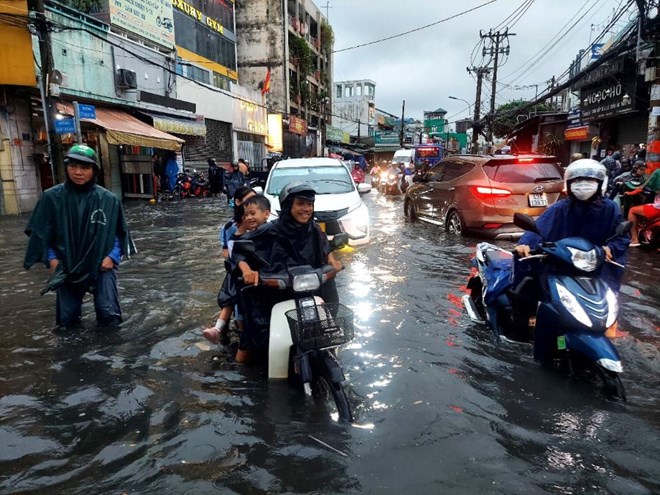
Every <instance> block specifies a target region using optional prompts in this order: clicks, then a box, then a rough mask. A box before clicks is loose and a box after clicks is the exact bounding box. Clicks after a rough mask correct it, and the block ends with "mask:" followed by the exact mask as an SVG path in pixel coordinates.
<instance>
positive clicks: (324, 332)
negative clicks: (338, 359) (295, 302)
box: [285, 303, 355, 351]
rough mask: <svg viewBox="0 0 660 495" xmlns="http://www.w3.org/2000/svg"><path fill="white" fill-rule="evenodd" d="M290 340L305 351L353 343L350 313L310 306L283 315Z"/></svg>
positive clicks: (340, 306)
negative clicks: (287, 324)
mask: <svg viewBox="0 0 660 495" xmlns="http://www.w3.org/2000/svg"><path fill="white" fill-rule="evenodd" d="M285 315H286V319H287V321H288V322H289V329H290V330H291V340H292V341H293V343H294V344H295V345H298V346H300V347H301V348H302V349H303V350H305V351H311V350H317V349H326V348H328V347H337V346H340V345H343V344H346V343H347V342H350V341H351V340H353V337H354V335H355V328H354V325H353V311H351V310H350V309H349V308H347V307H346V306H344V305H343V304H339V303H337V304H319V305H310V306H308V307H304V308H301V309H298V308H296V309H292V310H290V311H287V312H286V313H285Z"/></svg>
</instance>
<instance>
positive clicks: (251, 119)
mask: <svg viewBox="0 0 660 495" xmlns="http://www.w3.org/2000/svg"><path fill="white" fill-rule="evenodd" d="M232 123H233V124H234V130H237V131H241V132H248V133H250V134H258V135H260V136H266V135H268V112H267V111H266V107H264V106H263V105H258V104H257V103H255V102H252V101H248V100H245V99H241V100H239V101H238V102H237V101H236V100H234V119H233V122H232Z"/></svg>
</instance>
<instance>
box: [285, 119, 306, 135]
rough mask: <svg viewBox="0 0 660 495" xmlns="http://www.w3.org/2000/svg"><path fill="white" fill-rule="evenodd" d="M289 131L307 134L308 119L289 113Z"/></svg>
mask: <svg viewBox="0 0 660 495" xmlns="http://www.w3.org/2000/svg"><path fill="white" fill-rule="evenodd" d="M289 132H293V133H294V134H300V135H301V136H304V135H305V134H307V121H306V120H305V119H301V118H300V117H296V116H295V115H289Z"/></svg>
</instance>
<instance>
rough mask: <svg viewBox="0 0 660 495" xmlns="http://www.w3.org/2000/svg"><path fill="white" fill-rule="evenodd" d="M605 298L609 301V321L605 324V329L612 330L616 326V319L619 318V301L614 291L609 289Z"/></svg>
mask: <svg viewBox="0 0 660 495" xmlns="http://www.w3.org/2000/svg"><path fill="white" fill-rule="evenodd" d="M605 298H606V299H607V321H606V322H605V328H610V327H611V326H612V325H614V322H615V321H616V317H617V316H619V300H618V299H617V297H616V294H615V293H614V291H612V289H607V292H606V294H605Z"/></svg>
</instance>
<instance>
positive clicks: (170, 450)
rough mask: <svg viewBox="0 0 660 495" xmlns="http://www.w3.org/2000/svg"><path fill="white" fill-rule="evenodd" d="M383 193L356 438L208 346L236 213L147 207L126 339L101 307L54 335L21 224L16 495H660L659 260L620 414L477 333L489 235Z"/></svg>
mask: <svg viewBox="0 0 660 495" xmlns="http://www.w3.org/2000/svg"><path fill="white" fill-rule="evenodd" d="M365 201H366V202H367V204H368V205H369V207H370V210H371V215H372V223H373V230H372V235H373V239H372V242H371V244H370V245H368V246H366V247H361V248H358V249H355V250H353V251H350V252H348V251H342V252H341V253H339V255H338V256H339V257H340V259H341V260H342V261H343V262H344V264H345V265H346V267H347V269H346V270H345V271H343V272H342V273H341V274H340V275H339V277H338V286H339V292H340V297H341V299H342V301H343V302H344V303H345V304H347V305H348V306H350V307H351V308H352V309H353V310H354V311H355V314H356V338H355V340H354V341H353V343H352V345H350V346H349V347H347V348H344V349H342V351H341V352H340V354H339V359H340V361H341V363H342V364H343V366H344V369H345V371H346V374H347V377H348V387H349V390H348V393H349V398H350V402H351V404H352V406H353V408H354V410H355V415H356V422H355V424H354V425H346V424H340V423H336V422H334V421H333V420H332V419H331V418H330V417H329V414H328V410H327V408H326V407H325V406H324V405H323V404H318V403H316V402H314V401H312V400H306V399H305V397H304V396H303V395H302V393H301V392H300V391H299V390H297V389H295V388H292V387H290V386H289V385H288V384H287V383H284V382H269V381H268V380H266V379H265V378H264V377H263V375H262V373H261V370H260V369H259V368H254V367H245V366H242V365H237V364H235V363H233V362H232V360H231V358H230V356H229V353H228V352H226V351H225V350H223V349H222V348H215V347H213V348H211V349H210V348H209V345H208V343H207V342H206V341H204V339H203V338H202V337H201V330H202V326H203V325H210V324H212V323H213V321H215V314H214V313H215V311H216V310H217V307H216V303H215V295H216V292H217V289H218V286H219V283H220V279H221V275H222V265H221V263H220V262H219V248H218V244H217V232H218V226H219V225H220V224H221V222H223V221H224V220H225V219H226V218H227V217H228V216H229V212H228V210H227V207H226V204H225V202H223V201H222V200H217V199H205V200H195V199H191V200H186V201H184V202H183V203H172V204H158V205H154V206H148V205H145V204H143V203H134V204H129V205H127V213H128V218H129V222H130V225H131V227H132V230H133V233H134V236H135V240H136V243H137V245H138V248H139V249H140V253H139V254H138V255H137V256H135V257H134V258H133V259H131V260H129V261H127V262H125V263H123V264H122V266H121V270H120V291H121V297H122V309H123V311H124V313H125V315H124V317H125V321H124V323H123V324H122V327H121V330H120V331H118V332H112V333H99V332H98V331H97V330H96V329H95V324H94V316H93V311H92V307H91V305H87V306H86V307H85V309H84V312H85V315H86V316H85V320H84V328H83V330H82V331H81V332H80V333H75V334H66V335H59V334H55V333H53V332H52V329H53V327H54V312H55V311H54V296H53V295H52V294H48V295H46V296H43V297H40V296H39V289H40V288H41V287H42V284H43V283H44V281H45V280H46V277H47V272H46V270H45V269H42V268H40V267H34V268H33V269H32V270H31V271H29V272H24V271H23V270H22V268H21V263H22V256H23V249H24V246H25V244H26V237H25V236H24V235H23V234H22V229H23V227H24V226H25V224H26V222H27V216H22V217H11V218H1V219H0V275H1V277H2V284H1V286H0V318H1V320H0V321H2V325H1V326H2V340H1V341H0V492H1V493H4V494H19V493H20V494H32V493H35V494H36V493H39V494H43V493H49V494H50V493H54V494H55V493H57V494H59V493H62V494H89V493H94V494H117V495H118V494H122V493H136V494H213V493H223V494H227V493H229V494H231V493H236V494H267V493H268V494H271V493H287V494H288V493H296V494H297V493H319V494H320V493H364V494H390V493H391V494H400V493H422V494H425V493H501V494H512V493H521V494H535V493H551V494H578V493H588V494H651V493H658V492H660V434H659V428H658V427H659V426H660V397H659V393H658V389H659V388H658V386H659V385H660V383H659V382H660V380H659V376H660V373H659V371H660V360H659V354H658V348H659V345H660V336H659V333H658V332H659V330H660V328H659V325H660V317H659V316H660V311H659V309H658V308H659V307H660V304H659V303H660V291H659V289H658V280H660V269H659V268H658V263H657V262H658V259H657V254H655V253H648V252H639V251H634V252H633V253H631V260H630V264H629V269H628V274H627V278H626V281H625V285H624V287H623V292H622V295H621V304H622V310H621V319H620V328H621V330H622V332H621V333H622V337H620V338H619V339H617V342H616V345H617V347H618V348H619V350H620V352H621V355H622V359H623V363H624V366H625V374H624V377H623V382H624V385H625V387H626V389H627V393H628V399H629V401H628V402H627V403H617V402H611V401H608V400H607V399H606V398H605V397H603V396H602V395H601V394H600V393H599V391H598V389H597V388H595V387H594V386H593V384H592V383H591V382H590V381H589V380H588V379H586V378H584V377H582V378H574V377H570V376H568V375H566V374H563V373H561V372H556V371H552V370H547V369H544V368H541V367H539V366H538V365H537V364H535V363H534V361H533V360H532V359H531V357H530V354H531V349H530V348H529V347H528V346H522V345H510V346H500V347H496V346H495V345H493V344H492V343H491V341H490V339H489V337H488V334H487V333H486V331H485V330H484V329H481V328H479V327H476V326H474V325H472V324H471V323H470V322H469V320H468V319H467V317H466V316H465V315H464V312H463V309H462V307H461V302H460V298H461V296H462V295H463V293H464V292H463V291H464V286H465V283H466V281H467V276H468V273H469V268H468V264H469V259H470V256H471V253H472V251H473V248H474V245H475V242H476V241H475V240H470V239H458V240H456V239H452V238H449V237H448V236H447V235H446V234H444V233H442V232H440V231H439V229H438V228H437V227H435V226H432V225H427V224H422V223H414V224H412V223H409V222H407V221H405V220H404V219H403V215H402V211H403V208H402V201H401V198H389V197H384V196H382V195H380V194H378V193H377V192H372V193H370V194H368V195H366V196H365ZM321 442H323V443H321ZM324 444H325V445H324Z"/></svg>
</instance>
